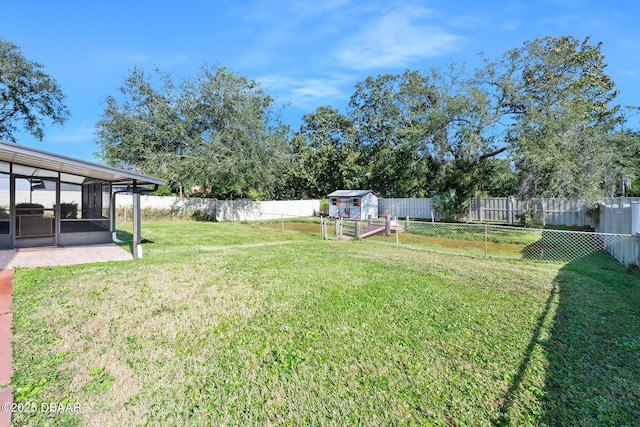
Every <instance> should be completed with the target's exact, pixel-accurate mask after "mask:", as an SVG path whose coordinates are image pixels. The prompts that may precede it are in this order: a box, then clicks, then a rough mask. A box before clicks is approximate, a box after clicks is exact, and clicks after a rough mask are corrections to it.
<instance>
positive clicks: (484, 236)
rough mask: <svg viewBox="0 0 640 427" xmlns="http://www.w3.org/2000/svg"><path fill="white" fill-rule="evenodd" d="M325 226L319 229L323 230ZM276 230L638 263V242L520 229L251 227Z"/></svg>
mask: <svg viewBox="0 0 640 427" xmlns="http://www.w3.org/2000/svg"><path fill="white" fill-rule="evenodd" d="M323 223H324V225H323ZM252 224H253V225H255V226H258V227H263V228H270V229H277V230H281V231H297V232H304V233H309V234H314V235H318V236H321V237H323V238H329V239H343V240H346V239H356V238H358V237H359V238H361V239H366V240H367V241H371V242H375V243H377V244H384V245H393V246H396V247H399V248H409V249H420V250H426V251H432V252H441V253H450V254H456V255H467V256H475V257H488V258H502V259H518V260H532V261H544V262H557V263H569V262H573V261H578V260H582V261H585V260H588V262H592V263H594V265H595V264H597V265H598V266H606V265H611V266H619V265H620V264H623V265H625V266H630V265H634V264H637V262H638V256H639V255H640V253H639V252H640V251H639V250H638V247H639V241H638V239H640V238H638V237H634V236H632V235H630V234H611V233H595V232H584V231H565V230H553V229H536V228H522V227H512V226H501V225H489V224H477V223H472V224H466V223H455V224H452V223H442V222H424V221H410V220H407V219H400V220H394V219H392V220H390V221H389V223H387V222H386V221H385V220H384V219H374V220H371V221H366V220H365V221H359V222H356V221H353V220H342V221H340V222H336V221H335V220H328V219H326V218H324V219H320V218H299V217H297V218H296V217H287V216H284V215H283V216H282V218H281V219H280V220H267V221H257V222H252Z"/></svg>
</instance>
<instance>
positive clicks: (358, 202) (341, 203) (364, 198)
mask: <svg viewBox="0 0 640 427" xmlns="http://www.w3.org/2000/svg"><path fill="white" fill-rule="evenodd" d="M327 198H328V199H329V217H331V218H347V219H359V220H366V219H368V218H369V215H370V216H371V218H374V219H375V218H378V196H377V195H376V193H374V192H373V191H372V190H336V191H334V192H333V193H331V194H329V195H327Z"/></svg>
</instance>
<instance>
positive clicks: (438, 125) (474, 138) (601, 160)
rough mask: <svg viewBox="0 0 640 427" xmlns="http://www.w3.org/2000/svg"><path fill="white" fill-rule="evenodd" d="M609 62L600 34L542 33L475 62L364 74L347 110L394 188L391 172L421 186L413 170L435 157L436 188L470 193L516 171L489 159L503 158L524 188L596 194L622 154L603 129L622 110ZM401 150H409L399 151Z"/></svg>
mask: <svg viewBox="0 0 640 427" xmlns="http://www.w3.org/2000/svg"><path fill="white" fill-rule="evenodd" d="M605 69H606V64H605V62H604V55H603V54H602V52H601V44H597V45H593V44H591V43H590V41H589V39H588V38H587V39H585V40H583V41H580V40H577V39H575V38H573V37H558V38H554V37H546V38H542V39H535V40H532V41H529V42H526V43H524V44H523V45H522V46H521V47H519V48H517V49H513V50H510V51H508V52H506V53H505V54H504V55H503V56H502V57H500V58H498V59H497V60H490V59H485V61H484V63H483V66H481V67H478V68H476V69H475V70H467V69H465V67H462V66H455V65H451V66H449V67H448V68H445V69H432V70H430V71H429V72H426V73H419V72H417V71H406V72H405V73H403V74H400V75H382V76H378V77H377V78H372V77H369V78H367V79H365V80H364V81H362V82H360V83H358V84H357V85H356V93H355V94H354V95H353V96H352V98H351V103H350V111H349V112H348V115H349V116H350V117H351V118H352V120H353V124H354V126H355V128H356V129H357V131H358V133H357V135H358V138H359V140H360V142H361V143H362V144H363V146H365V147H369V150H370V151H371V152H373V153H375V155H374V156H372V159H377V160H374V164H373V165H374V167H373V169H372V172H371V173H372V174H376V175H377V176H374V178H373V179H374V182H376V183H378V184H381V186H382V188H387V189H390V192H392V193H395V194H398V192H400V193H402V192H403V191H405V190H401V189H397V188H393V187H391V183H392V182H393V181H394V180H400V181H402V182H405V183H410V185H409V189H408V190H409V192H413V193H414V194H415V193H419V192H420V186H419V184H418V185H415V184H412V183H411V181H412V179H411V177H415V176H420V175H419V174H424V173H427V174H428V173H429V172H428V171H430V170H433V169H434V168H433V167H427V165H428V164H429V163H430V162H433V161H435V164H436V165H437V166H438V168H437V169H438V173H437V176H438V177H439V182H440V183H441V185H440V186H439V188H438V189H437V190H438V191H443V190H454V191H462V192H465V193H466V195H471V194H473V193H474V192H476V191H482V190H483V188H482V186H483V185H482V180H483V179H486V178H490V179H494V178H495V177H487V176H485V174H487V173H494V172H495V173H504V172H507V175H511V176H512V174H511V173H509V171H507V170H504V168H502V167H500V168H498V169H496V168H493V167H491V163H492V162H495V161H496V160H501V161H505V160H509V161H510V164H511V165H512V167H515V168H517V170H518V172H519V173H520V177H521V184H522V185H521V188H520V191H519V192H520V194H521V195H522V196H525V197H532V196H536V195H547V196H554V197H579V198H584V199H587V200H594V198H596V197H598V196H600V197H601V196H605V195H608V194H609V193H610V192H611V185H612V184H611V180H612V175H611V173H610V171H611V170H612V168H614V167H615V165H621V164H623V163H624V162H620V161H619V159H618V153H619V147H618V146H617V145H616V144H612V143H611V138H609V137H608V135H609V134H610V133H611V132H612V131H613V130H614V129H615V127H616V125H617V124H618V123H619V117H618V114H617V113H618V109H617V106H615V105H614V100H615V97H616V95H617V91H616V90H615V88H614V84H613V82H612V80H611V78H610V77H609V76H608V75H607V74H606V72H605ZM403 150H407V151H408V152H410V153H412V154H413V155H414V156H405V157H401V158H398V157H397V154H398V153H402V152H403ZM487 162H490V163H487ZM497 164H498V163H496V165H497ZM418 165H420V166H421V169H418V170H416V169H415V166H418ZM616 173H617V175H621V174H620V173H619V171H618V172H616ZM509 179H510V178H509ZM509 186H510V185H507V186H506V187H504V188H508V187H509ZM416 195H417V194H416Z"/></svg>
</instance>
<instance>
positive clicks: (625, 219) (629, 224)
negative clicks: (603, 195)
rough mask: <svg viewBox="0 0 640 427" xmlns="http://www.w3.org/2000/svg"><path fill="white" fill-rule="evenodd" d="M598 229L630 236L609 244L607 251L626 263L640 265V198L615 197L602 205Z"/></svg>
mask: <svg viewBox="0 0 640 427" xmlns="http://www.w3.org/2000/svg"><path fill="white" fill-rule="evenodd" d="M597 229H598V231H601V232H603V233H612V234H619V235H626V236H628V238H627V239H625V240H624V241H619V242H616V243H615V244H612V243H610V244H608V245H607V248H606V250H607V252H609V253H610V254H611V256H612V257H614V258H616V259H617V260H618V261H620V262H621V263H622V264H624V265H631V264H635V265H640V237H639V235H638V233H640V198H638V197H613V198H610V199H607V200H606V201H605V202H603V203H602V204H601V205H600V211H599V221H598V226H597Z"/></svg>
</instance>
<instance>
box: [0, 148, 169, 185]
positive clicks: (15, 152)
mask: <svg viewBox="0 0 640 427" xmlns="http://www.w3.org/2000/svg"><path fill="white" fill-rule="evenodd" d="M0 161H3V162H9V163H16V164H20V165H23V166H30V167H34V168H38V169H48V170H51V171H56V172H61V173H66V174H70V175H77V176H83V177H87V178H93V179H99V180H102V181H109V182H111V183H114V184H132V183H133V182H134V181H135V182H136V184H138V185H164V184H166V181H165V180H164V179H161V178H156V177H153V176H148V175H143V174H141V173H137V172H132V171H127V170H124V169H120V168H114V167H112V166H107V165H102V164H99V163H92V162H87V161H84V160H79V159H74V158H72V157H67V156H62V155H60V154H54V153H50V152H48V151H43V150H38V149H36V148H31V147H25V146H23V145H18V144H14V143H11V142H5V141H0Z"/></svg>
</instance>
